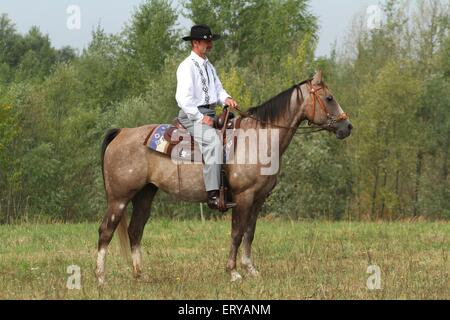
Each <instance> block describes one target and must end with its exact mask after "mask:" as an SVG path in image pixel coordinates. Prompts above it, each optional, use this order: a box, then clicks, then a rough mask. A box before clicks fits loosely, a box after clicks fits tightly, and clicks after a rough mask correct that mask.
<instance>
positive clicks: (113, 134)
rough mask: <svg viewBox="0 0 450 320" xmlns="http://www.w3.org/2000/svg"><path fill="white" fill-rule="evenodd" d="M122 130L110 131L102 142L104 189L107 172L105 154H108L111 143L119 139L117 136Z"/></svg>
mask: <svg viewBox="0 0 450 320" xmlns="http://www.w3.org/2000/svg"><path fill="white" fill-rule="evenodd" d="M120 130H121V129H117V128H115V129H109V130H108V131H107V132H106V134H105V138H103V142H102V155H101V159H102V176H103V187H105V171H104V167H105V165H104V162H105V161H104V159H105V152H106V148H107V147H108V145H109V144H110V143H111V141H113V140H114V138H115V137H117V135H118V134H119V132H120Z"/></svg>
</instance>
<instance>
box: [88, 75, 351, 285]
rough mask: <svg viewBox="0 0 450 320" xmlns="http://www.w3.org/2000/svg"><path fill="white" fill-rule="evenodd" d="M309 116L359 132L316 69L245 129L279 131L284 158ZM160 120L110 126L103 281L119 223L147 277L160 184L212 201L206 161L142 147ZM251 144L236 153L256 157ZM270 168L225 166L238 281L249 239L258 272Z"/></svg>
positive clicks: (247, 259)
mask: <svg viewBox="0 0 450 320" xmlns="http://www.w3.org/2000/svg"><path fill="white" fill-rule="evenodd" d="M305 120H307V121H309V123H310V124H314V125H315V126H316V127H317V128H320V129H323V130H328V131H331V132H334V133H335V134H336V136H337V138H338V139H345V138H346V137H348V136H349V135H350V133H351V131H352V128H353V126H352V124H351V123H350V121H349V120H348V117H347V115H346V114H345V113H344V112H343V111H342V109H341V107H340V105H339V103H338V102H337V101H336V100H335V99H334V98H333V96H332V95H331V92H330V90H329V89H328V87H327V86H326V85H325V83H324V82H323V81H322V73H321V72H317V73H316V74H315V76H314V78H313V79H311V80H308V81H304V82H302V83H300V84H298V85H296V86H293V87H292V88H290V89H288V90H286V91H284V92H282V93H280V94H279V95H277V96H276V97H274V98H272V99H270V100H269V101H267V102H266V103H264V104H262V105H260V106H258V107H254V108H251V109H250V110H248V112H246V113H245V114H244V116H243V119H242V121H241V129H240V131H239V132H244V133H245V132H246V130H256V131H260V130H266V132H267V131H268V132H269V135H270V133H273V134H272V136H273V135H274V134H275V133H276V137H277V141H276V147H277V150H274V146H275V144H271V143H267V145H266V147H267V149H268V152H269V153H271V154H272V155H273V154H275V155H276V156H277V159H276V160H277V161H278V162H279V163H281V157H282V155H283V153H284V152H285V151H286V149H287V147H288V146H289V144H290V142H291V141H292V138H293V137H294V134H295V133H296V132H297V131H298V128H299V126H300V124H301V123H302V122H303V121H305ZM155 126H156V125H155V124H151V125H146V126H143V127H139V128H123V129H111V130H109V131H108V132H107V134H106V136H105V139H104V141H103V144H102V170H103V178H104V183H105V190H106V198H107V210H106V214H105V216H104V218H103V221H102V223H101V225H100V228H99V241H98V256H97V268H96V275H97V278H98V281H99V284H103V283H104V281H105V256H106V251H107V248H108V245H109V243H110V241H111V239H112V237H113V233H114V231H115V230H116V228H117V226H119V229H118V231H119V237H120V241H121V245H122V247H123V248H126V250H130V248H131V256H132V261H133V274H134V276H135V277H139V276H140V275H141V270H142V258H141V250H140V243H141V239H142V234H143V231H144V226H145V224H146V223H147V220H148V218H149V216H150V209H151V204H152V200H153V199H154V197H155V195H156V192H157V191H158V190H159V189H161V190H163V191H164V192H167V193H169V194H171V195H172V196H173V197H174V198H176V199H179V200H182V201H190V202H206V200H207V193H206V191H205V187H204V183H203V172H202V165H201V164H177V163H175V162H173V161H172V160H171V158H170V157H168V156H166V155H163V154H160V153H157V152H155V151H153V150H150V149H149V148H147V147H146V146H144V145H143V141H144V140H145V139H146V137H147V135H148V133H149V132H150V131H151V130H152V129H153V128H154V127H155ZM239 134H240V133H239ZM239 134H238V138H239ZM238 141H240V140H238ZM258 147H261V146H260V145H258ZM246 148H247V144H246V143H240V142H238V143H237V145H236V148H235V155H236V156H239V155H243V154H245V155H246V154H247V153H248V157H251V156H253V154H251V152H248V150H246ZM271 149H272V150H271ZM257 151H258V150H257ZM265 152H267V151H265ZM248 157H247V156H245V157H244V158H245V159H248ZM241 158H242V157H241ZM266 166H267V164H261V163H253V162H244V163H241V162H239V163H227V164H226V165H225V170H226V174H227V178H228V182H229V186H230V191H231V194H232V199H233V201H234V202H235V203H236V207H235V208H233V212H232V223H231V248H230V253H229V257H228V263H227V270H228V272H229V273H230V276H231V281H236V280H238V279H240V278H241V275H240V274H239V273H238V271H237V270H236V256H237V252H238V248H239V246H240V245H241V242H242V241H243V254H242V265H243V267H244V268H245V269H246V270H247V272H248V273H249V275H251V276H257V275H258V271H257V270H256V268H255V266H254V265H253V262H252V255H251V245H252V241H253V237H254V234H255V227H256V220H257V217H258V213H259V211H260V209H261V207H262V205H263V203H264V201H265V200H266V197H267V196H268V194H269V193H270V192H271V191H272V189H273V188H274V187H275V185H276V182H277V176H278V170H277V171H276V172H274V173H271V174H261V173H262V172H263V171H264V168H265V167H266ZM180 173H181V176H182V179H181V180H182V183H181V184H180V179H179V178H180ZM130 201H131V202H132V204H133V213H132V217H131V221H130V224H129V226H128V223H127V219H126V216H125V214H124V212H125V209H126V207H127V205H128V203H129V202H130Z"/></svg>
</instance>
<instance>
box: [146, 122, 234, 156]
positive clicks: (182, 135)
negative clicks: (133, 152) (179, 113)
mask: <svg viewBox="0 0 450 320" xmlns="http://www.w3.org/2000/svg"><path fill="white" fill-rule="evenodd" d="M233 120H234V121H233V125H232V127H230V128H228V129H227V133H226V139H227V144H226V147H225V152H226V157H227V160H229V159H231V158H232V157H233V156H234V153H233V152H232V151H233V150H234V148H233V147H234V146H235V144H236V139H235V135H234V130H235V129H237V128H238V127H239V126H240V118H238V119H233ZM217 133H218V135H219V137H221V136H222V135H221V132H220V130H218V131H217ZM144 145H146V146H147V147H148V148H150V149H151V150H154V151H156V152H159V153H162V154H165V155H167V156H169V157H171V158H172V160H174V161H177V162H185V163H186V162H187V163H202V162H203V156H202V154H201V151H200V147H199V145H198V143H196V142H195V141H194V139H193V138H192V136H191V135H190V134H189V132H188V131H187V130H186V129H185V128H184V127H183V126H182V125H181V124H180V123H179V122H178V121H175V122H174V124H160V125H158V126H157V127H155V128H153V129H152V130H151V131H150V133H149V134H148V136H147V138H146V139H145V141H144Z"/></svg>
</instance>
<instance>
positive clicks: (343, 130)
mask: <svg viewBox="0 0 450 320" xmlns="http://www.w3.org/2000/svg"><path fill="white" fill-rule="evenodd" d="M352 130H353V125H352V123H351V122H350V121H348V120H345V121H341V122H339V123H337V125H336V137H337V138H338V139H340V140H344V139H345V138H348V137H349V136H350V134H351V133H352Z"/></svg>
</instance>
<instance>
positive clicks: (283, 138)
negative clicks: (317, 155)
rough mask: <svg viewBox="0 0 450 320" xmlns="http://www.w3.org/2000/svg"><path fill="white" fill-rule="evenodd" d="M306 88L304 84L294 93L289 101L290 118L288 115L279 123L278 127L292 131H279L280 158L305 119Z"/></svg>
mask: <svg viewBox="0 0 450 320" xmlns="http://www.w3.org/2000/svg"><path fill="white" fill-rule="evenodd" d="M305 94H306V88H305V85H304V84H302V85H300V87H299V88H298V89H295V90H294V91H293V92H292V95H291V99H290V101H289V116H288V115H286V116H285V117H283V119H282V120H281V121H280V123H278V125H280V126H282V127H286V128H291V129H279V137H280V145H279V148H280V157H281V156H282V155H283V154H284V152H285V151H286V150H287V148H288V147H289V145H290V143H291V141H292V139H293V137H294V135H295V132H296V130H295V128H297V127H298V126H299V125H300V123H302V121H303V120H304V119H305V116H304V112H303V105H304V101H305V99H304V97H305V96H306V95H305Z"/></svg>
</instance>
